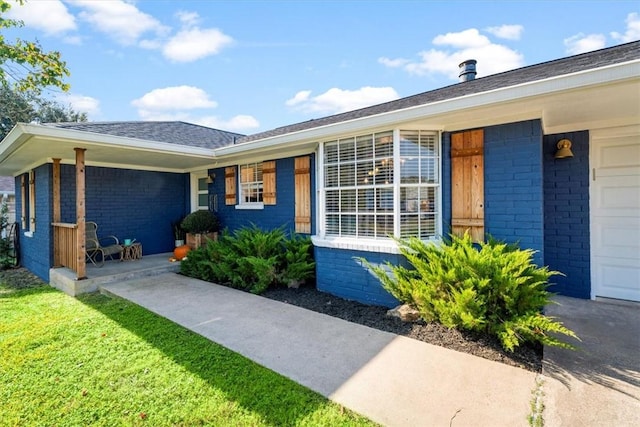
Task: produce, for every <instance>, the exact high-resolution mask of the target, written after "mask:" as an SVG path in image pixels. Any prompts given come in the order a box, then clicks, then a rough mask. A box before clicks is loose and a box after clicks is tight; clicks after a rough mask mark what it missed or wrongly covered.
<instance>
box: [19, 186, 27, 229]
mask: <svg viewBox="0 0 640 427" xmlns="http://www.w3.org/2000/svg"><path fill="white" fill-rule="evenodd" d="M20 202H22V206H21V214H20V223H21V225H22V230H23V231H25V230H27V178H26V174H22V176H21V177H20Z"/></svg>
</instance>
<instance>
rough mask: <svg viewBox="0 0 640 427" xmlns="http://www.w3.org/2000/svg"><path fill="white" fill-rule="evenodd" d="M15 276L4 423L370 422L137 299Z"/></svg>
mask: <svg viewBox="0 0 640 427" xmlns="http://www.w3.org/2000/svg"><path fill="white" fill-rule="evenodd" d="M15 277H18V276H16V275H15V273H10V274H9V275H8V274H7V273H0V407H1V408H2V413H1V416H0V425H3V426H4V425H7V426H14V425H16V426H17V425H56V426H79V425H92V426H116V425H128V426H129V425H143V424H147V425H150V426H151V425H153V426H165V425H167V426H169V425H171V426H193V425H216V426H229V425H232V426H261V425H270V426H292V425H309V426H339V425H344V426H347V425H348V426H358V425H374V424H373V423H372V422H370V421H368V420H367V419H365V418H363V417H361V416H359V415H357V414H354V413H353V412H351V411H349V410H346V409H344V408H342V407H341V406H339V405H336V404H334V403H332V402H330V401H328V400H327V399H325V398H323V397H322V396H321V395H319V394H317V393H315V392H312V391H310V390H309V389H307V388H305V387H303V386H301V385H299V384H297V383H295V382H292V381H290V380H288V379H286V378H284V377H282V376H280V375H278V374H276V373H274V372H272V371H270V370H268V369H266V368H264V367H262V366H259V365H257V364H255V363H253V362H251V361H250V360H248V359H246V358H244V357H242V356H240V355H238V354H236V353H233V352H231V351H229V350H227V349H225V348H223V347H221V346H219V345H217V344H215V343H212V342H210V341H209V340H207V339H205V338H203V337H201V336H199V335H197V334H195V333H193V332H190V331H188V330H187V329H185V328H183V327H181V326H178V325H176V324H174V323H172V322H170V321H168V320H166V319H164V318H162V317H159V316H157V315H155V314H153V313H151V312H149V311H147V310H145V309H143V308H141V307H139V306H137V305H134V304H132V303H129V302H127V301H124V300H121V299H112V298H109V297H106V296H103V295H98V294H89V295H84V296H82V297H80V298H78V299H75V298H71V297H69V296H67V295H65V294H63V293H61V292H59V291H56V290H54V289H52V288H50V287H49V286H48V285H46V284H43V283H41V282H39V281H37V280H35V279H33V280H27V281H25V280H24V277H23V276H20V279H19V280H14V278H15ZM14 281H15V282H16V283H13V282H14Z"/></svg>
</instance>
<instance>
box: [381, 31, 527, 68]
mask: <svg viewBox="0 0 640 427" xmlns="http://www.w3.org/2000/svg"><path fill="white" fill-rule="evenodd" d="M433 44H434V45H436V46H442V47H444V48H440V49H430V50H426V51H422V52H420V53H419V54H418V56H419V57H420V60H417V61H416V60H413V61H412V60H406V59H402V58H399V59H389V58H384V59H383V60H378V62H380V63H382V64H384V65H386V66H390V67H400V66H401V67H403V68H404V69H405V70H406V71H407V72H408V73H410V74H416V75H430V74H444V75H446V76H448V77H449V78H451V79H454V80H457V79H458V74H459V68H458V65H459V64H460V63H461V62H463V61H466V60H467V59H475V60H477V61H478V76H479V77H480V76H486V75H490V74H495V73H499V72H502V71H507V70H512V69H514V68H519V67H522V66H523V65H524V58H523V56H522V54H520V53H518V51H516V50H513V49H510V48H509V47H507V46H504V45H501V44H497V43H494V42H492V41H491V40H490V39H489V38H488V37H487V36H485V35H483V34H481V33H480V32H479V31H478V30H477V29H475V28H470V29H467V30H464V31H460V32H457V33H447V34H441V35H438V36H436V37H435V38H434V39H433ZM447 46H449V47H450V49H446V47H447Z"/></svg>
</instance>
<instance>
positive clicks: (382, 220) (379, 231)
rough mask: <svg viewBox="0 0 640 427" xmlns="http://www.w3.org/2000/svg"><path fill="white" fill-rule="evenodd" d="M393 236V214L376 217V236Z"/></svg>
mask: <svg viewBox="0 0 640 427" xmlns="http://www.w3.org/2000/svg"><path fill="white" fill-rule="evenodd" d="M389 236H393V215H379V216H377V217H376V237H389Z"/></svg>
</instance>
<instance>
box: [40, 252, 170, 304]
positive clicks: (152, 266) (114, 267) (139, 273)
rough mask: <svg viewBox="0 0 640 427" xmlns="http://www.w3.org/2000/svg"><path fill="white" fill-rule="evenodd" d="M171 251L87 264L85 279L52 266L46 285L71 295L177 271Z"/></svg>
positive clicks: (71, 271) (72, 272)
mask: <svg viewBox="0 0 640 427" xmlns="http://www.w3.org/2000/svg"><path fill="white" fill-rule="evenodd" d="M172 255H173V254H172V253H161V254H154V255H145V256H143V257H142V258H141V259H139V260H135V261H119V260H114V261H106V262H105V263H104V266H102V267H100V268H98V267H96V266H94V265H91V264H89V265H87V267H86V278H85V279H81V280H78V278H77V274H76V272H75V271H74V270H72V269H70V268H67V267H57V268H56V267H54V268H52V269H50V270H49V284H50V285H51V286H53V287H54V288H56V289H59V290H61V291H63V292H65V293H66V294H68V295H71V296H77V295H80V294H84V293H87V292H95V291H97V290H98V289H99V288H100V286H102V285H104V284H107V283H114V282H122V281H126V280H132V279H138V278H141V277H148V276H155V275H158V274H163V273H168V272H176V273H177V272H178V271H180V263H179V262H170V261H169V258H171V256H172Z"/></svg>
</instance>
